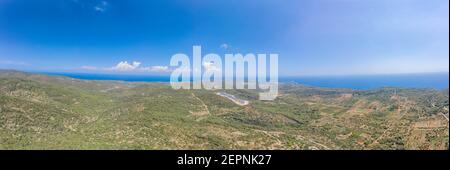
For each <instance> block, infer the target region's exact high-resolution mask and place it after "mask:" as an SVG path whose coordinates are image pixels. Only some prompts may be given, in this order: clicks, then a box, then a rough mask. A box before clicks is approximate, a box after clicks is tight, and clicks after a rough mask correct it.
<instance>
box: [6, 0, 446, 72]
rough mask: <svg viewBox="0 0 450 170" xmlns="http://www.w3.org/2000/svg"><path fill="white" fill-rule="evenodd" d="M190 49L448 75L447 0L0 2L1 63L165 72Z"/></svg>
mask: <svg viewBox="0 0 450 170" xmlns="http://www.w3.org/2000/svg"><path fill="white" fill-rule="evenodd" d="M194 45H201V46H202V47H203V49H204V53H205V54H206V53H219V54H220V53H243V54H246V53H278V54H279V55H280V58H279V66H280V67H279V68H280V69H279V73H280V75H333V74H343V75H348V74H380V73H386V74H390V73H418V72H448V70H449V64H448V63H449V58H448V56H449V48H448V47H449V1H448V0H434V1H429V0H399V1H391V0H366V1H356V0H302V1H297V0H286V1H279V0H263V1H261V0H248V1H229V0H215V1H202V0H191V1H178V0H175V1H165V0H155V1H145V0H130V1H118V0H40V1H29V0H3V1H1V0H0V69H1V68H7V69H19V70H40V71H47V70H55V71H63V70H84V71H91V72H105V71H108V72H124V73H132V72H143V73H165V72H169V71H170V67H167V66H168V65H169V61H170V58H171V56H172V55H174V54H176V53H180V52H181V53H186V54H191V52H192V51H191V50H192V46H194ZM138 56H139V57H138ZM118 61H121V62H118ZM128 61H130V62H128ZM133 61H136V62H133ZM24 63H26V64H24ZM141 63H145V65H143V64H141Z"/></svg>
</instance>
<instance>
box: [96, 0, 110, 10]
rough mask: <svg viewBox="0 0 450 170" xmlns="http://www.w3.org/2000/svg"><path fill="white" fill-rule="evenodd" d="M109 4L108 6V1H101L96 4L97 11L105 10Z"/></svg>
mask: <svg viewBox="0 0 450 170" xmlns="http://www.w3.org/2000/svg"><path fill="white" fill-rule="evenodd" d="M107 6H108V2H107V1H100V3H99V4H98V5H96V6H94V10H95V11H97V12H105V10H106V7H107Z"/></svg>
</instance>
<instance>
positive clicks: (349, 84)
mask: <svg viewBox="0 0 450 170" xmlns="http://www.w3.org/2000/svg"><path fill="white" fill-rule="evenodd" d="M44 74H47V75H52V76H66V77H71V78H76V79H83V80H117V81H127V82H169V81H170V77H169V76H168V75H166V76H154V75H122V74H93V73H44ZM279 82H280V83H290V82H291V83H292V82H294V83H298V84H303V85H307V86H314V87H324V88H347V89H355V90H368V89H376V88H382V87H400V88H432V89H437V90H443V89H448V88H449V73H448V72H447V73H420V74H384V75H381V74H380V75H352V76H280V77H279Z"/></svg>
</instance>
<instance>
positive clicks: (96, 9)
mask: <svg viewBox="0 0 450 170" xmlns="http://www.w3.org/2000/svg"><path fill="white" fill-rule="evenodd" d="M94 10H95V11H98V12H104V11H105V9H104V8H102V7H99V6H95V7H94Z"/></svg>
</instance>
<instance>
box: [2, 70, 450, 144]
mask: <svg viewBox="0 0 450 170" xmlns="http://www.w3.org/2000/svg"><path fill="white" fill-rule="evenodd" d="M216 92H217V91H207V90H173V89H171V88H170V86H168V85H167V84H162V83H127V82H118V81H85V80H77V79H71V78H66V77H53V76H45V75H39V74H28V73H23V72H16V71H0V149H448V143H449V136H448V135H449V127H448V106H449V102H448V100H449V91H448V89H447V90H444V91H438V90H433V89H402V88H381V89H375V90H367V91H354V90H348V89H324V88H315V87H307V86H303V85H299V84H293V83H289V84H282V85H281V87H280V96H279V97H278V98H277V99H276V100H274V101H259V100H256V99H257V98H256V97H257V93H256V92H255V91H250V90H228V91H227V93H231V94H233V95H235V96H237V97H239V98H241V99H245V100H249V101H250V104H249V105H246V106H239V105H237V104H235V103H233V102H232V101H230V100H228V99H226V98H224V97H221V96H218V95H216V94H215V93H216Z"/></svg>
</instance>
